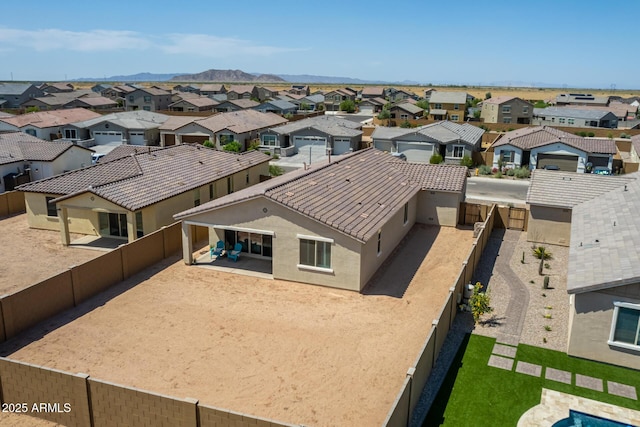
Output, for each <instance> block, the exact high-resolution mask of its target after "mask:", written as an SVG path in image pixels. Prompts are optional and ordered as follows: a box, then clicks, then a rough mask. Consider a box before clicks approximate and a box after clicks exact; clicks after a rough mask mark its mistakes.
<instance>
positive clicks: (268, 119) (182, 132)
mask: <svg viewBox="0 0 640 427" xmlns="http://www.w3.org/2000/svg"><path fill="white" fill-rule="evenodd" d="M286 122H287V119H285V118H283V117H282V116H279V115H277V114H273V113H261V112H259V111H255V110H241V111H234V112H230V113H220V114H214V115H212V116H209V117H170V118H169V119H168V120H167V121H166V122H165V123H164V124H163V125H162V126H161V127H160V138H161V139H160V145H162V146H168V145H173V144H184V143H200V144H202V143H203V142H204V141H207V140H209V141H212V142H214V143H215V145H216V148H218V149H222V147H223V146H224V145H225V144H227V143H229V142H231V141H237V142H239V143H240V145H241V147H242V149H243V150H246V149H247V148H248V146H249V145H250V143H251V141H254V140H257V139H258V138H259V135H260V133H261V132H262V131H264V130H266V129H268V128H270V127H272V126H278V125H281V124H283V123H286Z"/></svg>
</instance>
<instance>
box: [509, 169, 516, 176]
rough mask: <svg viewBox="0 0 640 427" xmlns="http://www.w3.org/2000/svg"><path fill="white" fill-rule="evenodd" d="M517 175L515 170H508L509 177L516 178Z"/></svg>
mask: <svg viewBox="0 0 640 427" xmlns="http://www.w3.org/2000/svg"><path fill="white" fill-rule="evenodd" d="M515 174H516V170H515V169H507V176H515Z"/></svg>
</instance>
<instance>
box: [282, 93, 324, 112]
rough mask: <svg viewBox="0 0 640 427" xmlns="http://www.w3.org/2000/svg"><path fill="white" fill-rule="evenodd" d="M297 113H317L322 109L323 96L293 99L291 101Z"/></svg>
mask: <svg viewBox="0 0 640 427" xmlns="http://www.w3.org/2000/svg"><path fill="white" fill-rule="evenodd" d="M289 102H291V103H292V104H294V105H295V106H296V107H297V109H298V110H299V111H303V112H304V111H318V110H322V109H323V108H324V95H322V94H320V93H316V94H313V95H306V96H304V97H302V98H295V97H294V98H293V99H292V100H291V101H289Z"/></svg>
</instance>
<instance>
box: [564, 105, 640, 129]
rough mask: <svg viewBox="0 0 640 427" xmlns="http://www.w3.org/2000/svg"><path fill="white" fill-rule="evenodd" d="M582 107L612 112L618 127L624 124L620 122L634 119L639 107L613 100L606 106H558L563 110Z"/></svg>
mask: <svg viewBox="0 0 640 427" xmlns="http://www.w3.org/2000/svg"><path fill="white" fill-rule="evenodd" d="M576 108H578V109H580V110H583V111H603V112H611V113H613V114H614V115H615V116H616V118H617V119H618V127H620V125H622V123H620V122H625V121H627V120H629V118H631V119H634V118H635V117H636V112H637V111H638V109H637V108H636V107H634V106H632V105H630V104H625V103H624V102H619V101H611V102H610V103H609V105H607V106H606V107H604V106H600V105H587V106H581V107H556V109H558V111H562V109H576Z"/></svg>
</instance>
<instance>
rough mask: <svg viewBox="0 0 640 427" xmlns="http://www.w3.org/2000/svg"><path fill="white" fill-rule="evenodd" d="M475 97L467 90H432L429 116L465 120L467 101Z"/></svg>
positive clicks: (455, 120) (437, 118)
mask: <svg viewBox="0 0 640 427" xmlns="http://www.w3.org/2000/svg"><path fill="white" fill-rule="evenodd" d="M471 99H473V97H472V96H471V95H469V94H468V93H467V92H445V91H442V92H440V91H437V92H432V93H431V95H430V97H429V118H430V119H431V120H449V121H452V122H464V121H465V112H466V109H467V101H468V100H471Z"/></svg>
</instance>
